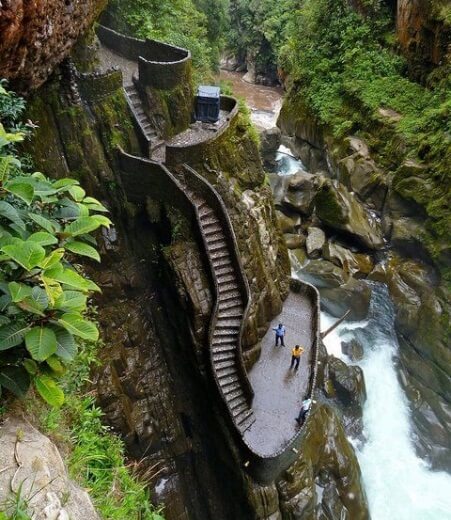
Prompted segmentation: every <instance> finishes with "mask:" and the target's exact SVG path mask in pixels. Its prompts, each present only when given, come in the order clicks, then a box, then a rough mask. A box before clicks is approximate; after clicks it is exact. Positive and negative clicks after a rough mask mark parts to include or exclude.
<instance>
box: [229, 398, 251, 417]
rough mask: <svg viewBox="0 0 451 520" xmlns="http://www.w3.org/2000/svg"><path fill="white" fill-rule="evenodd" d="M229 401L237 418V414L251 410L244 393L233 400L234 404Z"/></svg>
mask: <svg viewBox="0 0 451 520" xmlns="http://www.w3.org/2000/svg"><path fill="white" fill-rule="evenodd" d="M227 403H228V404H229V406H230V408H231V410H232V415H233V417H234V419H235V420H236V418H237V416H238V415H240V414H241V413H242V412H244V411H246V410H249V406H248V405H247V402H246V399H245V398H244V395H242V396H241V397H238V398H237V399H235V400H234V401H233V404H232V403H229V402H228V400H227Z"/></svg>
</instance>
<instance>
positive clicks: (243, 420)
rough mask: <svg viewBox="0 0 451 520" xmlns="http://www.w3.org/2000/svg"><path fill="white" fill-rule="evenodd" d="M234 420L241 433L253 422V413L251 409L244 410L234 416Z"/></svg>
mask: <svg viewBox="0 0 451 520" xmlns="http://www.w3.org/2000/svg"><path fill="white" fill-rule="evenodd" d="M235 422H236V423H237V425H238V427H239V429H240V431H241V432H242V433H243V432H245V431H246V430H247V429H249V428H250V427H251V426H252V425H253V424H254V422H255V415H254V412H253V411H252V410H246V411H244V412H243V413H241V414H240V415H239V416H237V417H235Z"/></svg>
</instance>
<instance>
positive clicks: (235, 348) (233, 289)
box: [183, 182, 255, 433]
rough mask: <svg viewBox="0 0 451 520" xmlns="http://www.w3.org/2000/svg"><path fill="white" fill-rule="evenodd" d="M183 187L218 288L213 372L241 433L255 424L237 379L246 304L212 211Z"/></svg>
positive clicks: (214, 328)
mask: <svg viewBox="0 0 451 520" xmlns="http://www.w3.org/2000/svg"><path fill="white" fill-rule="evenodd" d="M183 184H184V187H185V192H186V194H187V195H188V197H189V198H190V199H191V201H192V202H193V203H194V205H195V207H196V210H197V214H198V218H199V223H200V230H201V232H202V235H203V237H204V242H205V244H206V249H207V255H208V257H209V259H210V263H211V266H212V271H213V276H214V278H215V281H216V284H217V289H218V300H217V304H216V309H215V311H216V315H215V316H214V318H213V326H212V328H211V331H210V350H211V360H212V366H213V371H214V373H215V377H216V380H217V382H218V386H219V390H220V392H221V394H222V397H223V399H224V401H225V403H226V405H227V407H228V409H229V412H230V414H231V415H232V418H233V421H234V423H235V425H236V426H237V428H238V430H239V431H240V432H241V433H244V432H245V431H246V430H247V429H248V428H249V427H250V426H251V425H252V424H253V423H254V422H255V416H254V413H253V411H252V408H251V406H250V403H249V400H248V398H247V397H246V394H245V390H244V388H243V384H242V378H241V377H240V354H241V352H240V349H241V344H240V332H241V325H242V322H243V318H244V311H245V302H244V301H243V296H242V292H241V290H240V287H239V283H238V279H237V276H236V271H235V267H234V264H233V261H232V258H231V254H233V253H232V252H231V251H230V249H229V246H228V244H227V240H226V236H225V232H226V231H225V230H224V228H223V226H222V225H221V221H220V219H219V218H218V217H217V215H216V213H215V210H214V209H213V208H212V207H211V206H209V205H208V204H207V202H206V201H205V199H203V198H202V197H201V196H199V195H198V194H197V193H195V192H194V191H193V190H192V189H190V187H188V186H187V184H186V182H183Z"/></svg>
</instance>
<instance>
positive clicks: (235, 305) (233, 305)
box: [218, 299, 243, 314]
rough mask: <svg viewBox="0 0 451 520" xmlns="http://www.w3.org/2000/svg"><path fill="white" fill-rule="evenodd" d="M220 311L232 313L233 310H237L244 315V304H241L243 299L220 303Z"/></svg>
mask: <svg viewBox="0 0 451 520" xmlns="http://www.w3.org/2000/svg"><path fill="white" fill-rule="evenodd" d="M218 309H219V311H220V312H221V311H225V310H227V311H230V310H232V309H234V310H237V312H238V311H240V312H241V314H242V313H243V305H242V302H241V299H240V300H239V301H236V300H226V301H224V302H222V301H219V305H218Z"/></svg>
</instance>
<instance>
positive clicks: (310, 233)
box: [305, 226, 326, 258]
mask: <svg viewBox="0 0 451 520" xmlns="http://www.w3.org/2000/svg"><path fill="white" fill-rule="evenodd" d="M325 242H326V235H325V234H324V231H323V230H322V229H320V228H318V227H313V226H310V227H309V228H308V230H307V241H306V243H305V245H306V248H307V254H308V256H309V257H310V258H318V257H319V256H320V254H321V251H322V250H323V246H324V243H325Z"/></svg>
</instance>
